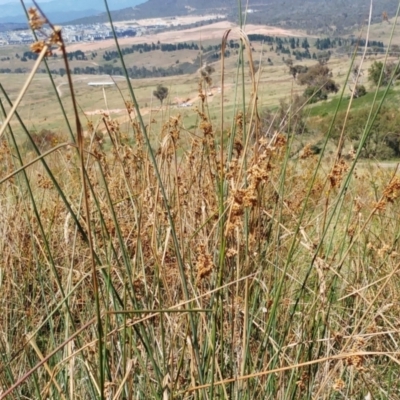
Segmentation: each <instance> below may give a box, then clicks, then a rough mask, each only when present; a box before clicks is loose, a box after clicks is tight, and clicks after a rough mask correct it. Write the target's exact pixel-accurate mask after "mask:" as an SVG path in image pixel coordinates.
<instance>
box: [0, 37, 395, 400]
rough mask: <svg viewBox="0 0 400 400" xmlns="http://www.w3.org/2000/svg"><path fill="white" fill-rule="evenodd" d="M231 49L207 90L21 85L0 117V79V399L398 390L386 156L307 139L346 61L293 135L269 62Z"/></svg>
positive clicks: (77, 82) (13, 83)
mask: <svg viewBox="0 0 400 400" xmlns="http://www.w3.org/2000/svg"><path fill="white" fill-rule="evenodd" d="M254 47H255V51H254V52H252V53H251V54H252V56H253V57H254V59H255V60H257V58H258V57H259V56H260V54H262V53H260V50H262V49H261V48H260V47H259V46H258V45H255V46H254ZM272 54H273V53H272V52H271V57H272ZM268 56H269V55H268V53H267V54H265V55H264V57H268ZM238 58H239V59H240V60H241V65H244V66H246V67H245V68H244V70H242V68H237V64H238V60H237V59H235V58H233V57H232V58H229V59H228V60H227V63H226V74H225V76H224V83H225V85H224V90H225V92H224V98H222V93H220V92H219V90H218V89H219V88H220V87H221V80H222V76H221V69H220V64H219V63H216V64H215V69H216V71H215V72H214V73H213V74H212V84H211V85H209V84H208V83H207V82H206V79H204V78H202V77H201V76H200V74H193V75H184V76H179V77H169V78H162V79H161V78H157V79H155V78H154V79H146V80H130V79H128V78H126V79H125V78H123V77H118V78H117V79H116V83H117V86H118V87H117V86H114V87H108V88H105V89H104V92H103V90H102V89H101V88H95V87H89V86H88V85H87V83H88V82H89V81H93V80H97V79H103V78H104V77H94V76H75V75H72V76H71V79H72V82H73V87H71V85H70V84H69V83H68V80H67V77H66V76H64V77H62V78H61V77H60V76H54V82H52V81H51V79H50V76H48V75H45V74H36V76H35V77H34V79H33V80H32V82H31V84H30V86H29V88H28V89H27V90H26V91H25V92H24V93H23V96H22V101H21V103H20V105H19V107H18V108H17V114H18V115H17V114H15V115H14V117H13V119H12V121H11V122H10V124H5V121H6V118H7V117H6V115H5V114H7V115H10V112H11V107H12V106H11V105H10V104H9V103H8V100H7V97H9V98H10V100H11V101H12V102H15V101H16V99H17V98H18V95H19V93H20V90H21V87H22V86H23V85H24V83H25V80H26V79H27V78H28V77H27V75H22V74H18V75H17V74H7V79H4V80H3V79H2V81H1V84H2V87H3V89H4V91H3V92H2V93H0V99H1V106H2V107H4V108H5V110H4V111H5V113H3V112H2V113H1V115H2V117H1V119H2V121H3V122H2V124H1V125H0V161H1V163H0V171H1V174H0V251H1V255H2V257H1V262H0V293H1V296H0V400H2V399H7V400H8V399H10V400H11V399H71V400H72V399H73V400H76V399H97V398H98V399H101V400H103V399H104V400H105V399H115V400H116V399H143V400H145V399H162V400H167V399H188V400H189V399H190V400H192V399H196V400H197V399H199V400H200V399H202V400H203V399H204V400H206V399H237V400H239V399H240V400H242V399H248V400H253V399H259V400H264V399H271V400H275V399H278V400H286V399H310V400H311V399H324V400H325V399H327V400H328V399H329V400H331V399H332V400H334V399H335V400H337V399H360V400H365V399H381V400H384V399H394V400H397V399H400V390H399V386H398V385H397V381H398V371H399V365H400V352H399V342H400V330H399V326H400V325H399V324H400V314H399V308H398V305H399V301H400V299H399V296H400V287H399V282H400V281H399V279H398V278H399V272H400V252H399V245H398V241H399V237H400V236H399V231H400V219H399V214H400V203H399V196H400V179H399V177H398V174H397V166H396V165H393V164H390V165H383V164H380V163H374V162H372V161H371V160H369V161H368V162H365V160H362V158H361V155H362V148H363V144H364V143H365V142H366V141H367V140H368V139H369V137H370V135H371V132H370V131H369V128H368V125H366V126H365V127H361V128H360V131H361V133H360V145H359V147H358V148H357V149H354V151H353V152H352V153H351V154H348V153H347V150H348V149H347V147H346V145H347V143H346V144H342V143H341V142H340V140H339V139H338V138H335V140H332V138H331V137H332V135H333V133H334V131H335V127H334V126H333V127H331V128H329V127H328V128H326V130H324V131H318V129H317V128H318V121H321V119H322V118H325V125H324V126H327V125H326V121H327V119H329V120H331V119H332V118H335V117H337V115H338V114H337V112H336V109H337V108H339V111H342V110H345V109H347V105H348V101H349V100H348V99H347V97H348V93H350V91H348V89H347V86H348V83H347V82H346V80H345V77H346V75H347V71H348V70H349V69H350V68H351V65H350V59H349V58H348V57H341V58H338V57H333V58H332V59H331V60H330V61H329V64H328V65H329V66H330V68H332V71H333V77H334V78H335V80H337V81H338V82H339V83H340V85H341V88H344V96H343V99H342V100H341V101H340V103H339V96H340V94H337V95H335V96H333V97H331V98H330V99H329V100H328V101H326V102H322V103H318V104H316V105H312V106H307V108H305V109H304V113H305V115H306V116H307V118H308V119H309V120H311V121H314V124H315V131H312V132H308V133H307V134H298V135H297V134H295V133H294V132H296V128H297V126H296V124H301V122H302V121H300V120H299V119H297V118H296V117H297V115H298V113H299V110H296V109H291V108H290V107H289V109H288V111H285V113H286V115H283V116H282V115H281V116H279V115H280V114H279V112H280V110H281V109H280V108H279V107H281V106H280V104H279V102H280V100H281V99H286V101H287V102H289V104H290V102H291V101H292V99H294V94H297V93H302V92H303V90H304V88H303V87H300V86H298V85H297V84H296V83H295V82H294V81H293V78H292V77H291V76H290V75H289V73H288V69H287V67H284V66H283V62H282V56H278V55H275V56H274V59H273V60H272V61H273V65H263V66H262V68H261V70H260V71H259V72H257V73H256V74H255V75H252V74H251V73H249V69H248V67H247V64H246V63H247V62H248V61H249V59H248V53H246V52H245V51H244V52H243V53H241V52H239V54H238ZM126 61H127V62H128V61H129V62H132V61H131V60H129V59H128V58H127V59H126ZM359 61H360V60H356V62H359ZM371 62H372V59H368V60H366V61H365V64H364V66H363V69H364V70H367V69H368V66H369V65H370V63H371ZM311 63H312V62H311V61H310V62H309V64H311ZM362 79H363V80H364V81H363V83H366V76H363V77H362ZM159 83H162V84H164V85H166V86H167V87H168V88H169V97H168V99H167V100H166V101H165V104H164V105H163V106H162V107H161V105H160V103H159V102H158V100H157V101H156V99H155V98H154V96H153V90H154V89H155V88H156V86H157V84H159ZM254 87H256V88H257V90H256V92H254V90H253V88H254ZM208 93H212V94H213V95H212V96H209V95H208ZM397 99H398V90H397V87H393V88H392V89H390V90H389V91H388V92H387V93H386V94H385V92H384V90H380V91H379V94H378V97H377V99H375V100H374V97H373V94H372V90H370V93H368V94H367V95H366V96H364V97H362V98H360V99H354V101H353V107H354V108H353V109H354V110H355V111H357V110H358V109H363V110H370V109H372V110H373V109H375V108H376V106H377V104H378V103H379V102H380V101H387V102H388V104H396V103H397V101H398V100H397ZM182 101H190V102H191V103H192V106H191V107H188V108H182V107H178V104H180V103H181V102H182ZM74 104H76V107H74ZM266 107H270V108H273V109H274V110H276V111H277V113H276V114H275V115H276V118H281V120H280V121H278V122H281V123H280V124H278V125H275V124H274V121H272V122H271V126H275V127H276V128H274V129H272V128H271V129H270V130H269V133H268V135H266V134H265V130H266V128H268V127H265V124H264V125H262V124H261V121H260V119H259V118H258V113H260V114H262V112H263V111H264V110H265V108H266ZM107 109H109V110H110V112H107ZM101 110H103V113H102V114H101V113H100V112H101ZM95 112H96V113H95ZM17 116H19V117H20V120H18V119H17ZM321 126H322V124H321ZM324 129H325V128H324ZM42 130H45V131H42ZM33 131H36V132H42V134H41V135H39V137H38V136H37V135H35V134H33ZM39 140H40V141H39ZM316 141H318V142H319V144H318V151H316V150H314V147H313V146H314V145H315V143H316ZM344 148H345V149H346V154H345V153H344V151H343V149H344Z"/></svg>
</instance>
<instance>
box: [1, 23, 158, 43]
mask: <svg viewBox="0 0 400 400" xmlns="http://www.w3.org/2000/svg"><path fill="white" fill-rule="evenodd" d="M157 28H159V27H158V26H135V27H119V28H118V27H116V28H115V29H116V34H117V37H119V38H122V37H133V36H141V35H143V34H145V33H148V32H149V31H151V30H154V29H157ZM44 33H46V31H44ZM63 37H64V40H65V42H67V43H79V42H94V41H100V40H106V39H110V38H113V34H112V31H111V29H110V27H109V26H108V25H106V24H90V25H64V26H63ZM33 42H34V37H33V35H32V32H31V31H30V30H29V29H25V30H13V31H5V32H0V46H9V45H29V44H31V43H33Z"/></svg>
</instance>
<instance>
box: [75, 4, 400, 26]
mask: <svg viewBox="0 0 400 400" xmlns="http://www.w3.org/2000/svg"><path fill="white" fill-rule="evenodd" d="M242 3H243V4H242V6H243V8H244V7H245V6H246V4H245V2H242ZM397 5H398V2H397V1H396V0H380V1H379V2H375V4H374V10H373V21H374V22H379V21H381V20H382V12H383V11H386V12H387V13H388V15H389V17H392V16H394V14H395V13H396V9H397ZM249 9H250V12H249V13H248V15H247V21H248V22H252V23H257V24H267V25H278V26H285V27H289V28H301V29H308V30H309V31H310V32H314V33H315V32H324V33H328V32H331V33H343V32H346V31H350V30H351V29H354V28H355V27H357V26H359V25H362V24H363V22H364V21H365V19H366V18H367V17H368V13H369V2H367V1H365V0H354V1H353V2H351V3H349V2H347V1H344V0H332V1H326V0H322V1H321V0H303V1H301V2H300V1H298V0H283V1H277V0H263V1H260V0H249ZM338 10H339V12H338ZM204 12H207V13H212V12H218V13H221V12H224V13H226V14H227V16H228V17H229V18H230V19H231V20H232V21H237V19H238V17H237V16H238V12H237V2H234V4H233V5H232V1H228V0H204V1H201V2H199V1H198V0H148V1H147V2H145V3H142V4H140V5H138V6H136V7H135V8H126V9H123V10H118V11H114V12H113V13H112V16H113V19H114V20H115V21H121V20H126V19H132V18H136V19H142V18H155V17H170V16H178V15H190V14H199V13H200V14H201V13H204ZM310 15H313V18H312V19H310ZM107 20H108V18H107V16H106V15H105V14H99V15H97V16H94V17H89V18H83V19H79V20H74V21H72V22H73V23H87V22H105V21H107Z"/></svg>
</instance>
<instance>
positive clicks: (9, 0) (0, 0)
mask: <svg viewBox="0 0 400 400" xmlns="http://www.w3.org/2000/svg"><path fill="white" fill-rule="evenodd" d="M48 1H50V0H39V1H38V2H37V3H38V4H39V6H40V4H41V3H46V2H48ZM81 1H83V2H84V0H81ZM6 3H11V4H12V3H14V4H16V3H21V0H0V4H6ZM27 3H31V2H30V1H27Z"/></svg>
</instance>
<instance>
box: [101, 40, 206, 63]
mask: <svg viewBox="0 0 400 400" xmlns="http://www.w3.org/2000/svg"><path fill="white" fill-rule="evenodd" d="M156 50H161V51H178V50H199V45H198V44H196V43H193V42H192V43H187V42H182V43H160V42H158V43H157V44H155V43H151V44H148V43H141V44H134V45H132V46H130V47H124V48H122V49H121V52H122V55H124V56H125V55H127V54H133V53H135V52H138V53H148V52H150V51H156ZM103 58H104V60H106V61H110V60H113V59H117V58H119V54H118V52H117V51H106V52H105V53H104V55H103Z"/></svg>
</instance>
